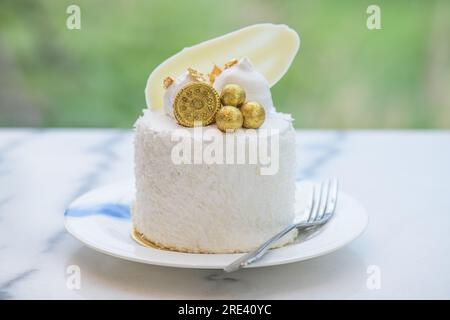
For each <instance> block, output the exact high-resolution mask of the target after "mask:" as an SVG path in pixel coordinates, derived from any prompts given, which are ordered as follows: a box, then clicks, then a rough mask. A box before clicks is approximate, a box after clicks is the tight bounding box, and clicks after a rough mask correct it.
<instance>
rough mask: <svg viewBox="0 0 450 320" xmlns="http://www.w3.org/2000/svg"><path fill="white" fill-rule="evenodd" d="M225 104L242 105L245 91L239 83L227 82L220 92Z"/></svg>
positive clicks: (221, 99) (221, 100)
mask: <svg viewBox="0 0 450 320" xmlns="http://www.w3.org/2000/svg"><path fill="white" fill-rule="evenodd" d="M220 102H222V105H224V106H233V107H240V106H241V105H242V104H243V103H244V102H245V91H244V89H242V87H241V86H238V85H237V84H227V85H226V86H225V87H223V89H222V93H221V94H220Z"/></svg>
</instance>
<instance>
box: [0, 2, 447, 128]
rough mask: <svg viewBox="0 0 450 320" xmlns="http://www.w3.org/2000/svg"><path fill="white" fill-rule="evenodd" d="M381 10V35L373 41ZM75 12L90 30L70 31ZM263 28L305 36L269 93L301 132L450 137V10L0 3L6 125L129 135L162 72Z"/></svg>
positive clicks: (399, 5) (384, 5)
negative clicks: (372, 13) (197, 48)
mask: <svg viewBox="0 0 450 320" xmlns="http://www.w3.org/2000/svg"><path fill="white" fill-rule="evenodd" d="M374 3H375V4H377V5H379V6H380V7H381V23H382V29H381V30H372V31H371V30H368V29H367V27H366V19H367V17H368V14H367V13H366V9H367V7H368V5H370V4H374ZM71 4H76V5H79V6H80V8H81V30H69V29H67V28H66V19H67V17H68V14H67V13H66V8H67V6H68V5H71ZM258 22H273V23H284V24H288V25H289V26H291V27H292V28H294V29H295V30H297V31H298V32H299V33H300V36H301V40H302V44H301V49H300V52H299V55H298V56H297V58H296V60H295V61H294V63H293V65H292V66H291V69H290V70H289V72H288V73H287V74H286V76H285V77H284V78H283V79H282V80H281V81H280V82H279V83H278V84H276V86H274V87H273V88H272V94H273V97H274V102H275V104H276V106H277V109H278V110H280V111H284V112H289V113H292V114H293V116H294V118H295V119H296V122H295V125H296V127H297V128H449V127H450V1H445V0H442V1H438V0H436V1H408V0H404V1H376V2H373V1H335V0H328V1H312V0H311V1H294V0H293V1H268V0H265V1H261V0H260V1H256V0H253V1H252V0H250V1H249V0H247V1H242V0H226V1H225V0H221V1H214V0H190V1H168V0H161V1H143V0H142V1H133V0H120V1H118V0H112V1H92V0H91V1H80V0H71V1H65V0H62V1H56V0H54V1H50V0H49V1H36V0H28V1H15V0H0V126H8V127H16V126H33V127H124V128H129V127H131V126H132V124H133V122H134V120H135V119H136V118H137V116H138V115H139V114H140V113H141V110H142V109H143V108H144V106H145V101H144V94H143V90H144V87H145V83H146V80H147V77H148V75H149V74H150V72H151V71H152V70H153V68H155V67H156V66H157V65H158V64H159V63H160V62H162V61H163V60H165V59H166V58H167V57H169V56H171V55H173V54H174V53H176V52H177V51H179V50H181V49H182V48H183V47H185V46H190V45H192V44H196V43H198V42H201V41H203V40H206V39H210V38H213V37H216V36H218V35H221V34H224V33H227V32H229V31H233V30H235V29H238V28H240V27H243V26H246V25H250V24H253V23H258ZM268 54H270V53H268Z"/></svg>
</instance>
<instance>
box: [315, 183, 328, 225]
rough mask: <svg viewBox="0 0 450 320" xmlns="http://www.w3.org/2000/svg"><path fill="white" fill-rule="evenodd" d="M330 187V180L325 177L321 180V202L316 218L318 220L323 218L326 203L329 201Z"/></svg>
mask: <svg viewBox="0 0 450 320" xmlns="http://www.w3.org/2000/svg"><path fill="white" fill-rule="evenodd" d="M330 187H331V180H330V179H326V180H325V181H324V182H323V189H322V202H321V204H320V207H319V212H318V213H317V218H316V220H320V219H322V218H323V215H324V214H325V212H326V209H327V204H328V202H329V196H330Z"/></svg>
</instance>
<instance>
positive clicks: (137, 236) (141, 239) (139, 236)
mask: <svg viewBox="0 0 450 320" xmlns="http://www.w3.org/2000/svg"><path fill="white" fill-rule="evenodd" d="M293 232H295V236H294V237H292V239H291V240H290V241H289V242H287V243H280V244H276V243H275V245H273V246H272V247H271V249H276V248H281V247H285V246H288V245H290V244H292V243H293V242H294V240H295V239H296V238H297V235H298V232H297V231H295V230H294V231H293ZM131 238H133V240H134V241H136V242H137V243H138V244H140V245H141V246H144V247H147V248H153V249H159V250H167V251H173V252H182V253H200V254H218V253H216V252H208V251H202V250H197V251H195V250H192V249H188V248H182V247H180V248H176V247H168V246H165V245H163V244H161V243H157V242H154V241H151V240H148V239H147V238H146V237H145V236H144V234H143V233H141V232H140V231H139V230H138V229H137V228H136V227H135V226H133V227H132V229H131ZM246 252H248V251H245V252H244V251H233V252H227V253H228V254H233V253H246Z"/></svg>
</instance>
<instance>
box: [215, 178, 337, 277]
mask: <svg viewBox="0 0 450 320" xmlns="http://www.w3.org/2000/svg"><path fill="white" fill-rule="evenodd" d="M337 198H338V180H337V179H336V178H331V179H327V180H324V181H322V183H321V184H320V188H319V191H317V187H316V186H314V187H313V190H312V193H311V197H310V199H309V202H308V205H307V206H306V208H305V211H304V212H303V215H302V216H303V217H307V219H306V220H303V221H299V219H301V218H300V217H299V218H296V220H294V223H293V224H291V225H289V226H288V227H286V228H284V229H283V230H281V231H280V232H279V233H277V234H276V235H274V236H273V237H272V238H270V239H269V240H267V241H266V242H264V243H263V244H262V245H261V246H259V247H258V248H256V249H255V250H253V251H250V252H249V253H247V254H245V255H243V256H242V257H240V258H238V259H237V260H235V261H233V262H232V263H230V264H229V265H228V266H226V267H225V268H224V269H223V270H224V271H225V272H233V271H236V270H239V269H241V268H243V267H245V266H248V265H249V264H252V263H253V262H255V261H257V260H259V259H261V258H262V257H263V256H264V255H265V254H266V253H267V251H268V249H269V248H270V246H271V245H272V244H273V243H274V242H276V241H278V240H279V239H281V238H282V237H283V236H285V235H286V234H288V233H289V232H290V231H292V230H294V229H297V230H298V231H301V230H305V229H311V228H313V227H318V226H322V225H324V224H325V223H327V222H328V221H329V220H330V219H331V217H332V216H333V214H334V211H335V209H336V203H337Z"/></svg>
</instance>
